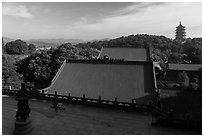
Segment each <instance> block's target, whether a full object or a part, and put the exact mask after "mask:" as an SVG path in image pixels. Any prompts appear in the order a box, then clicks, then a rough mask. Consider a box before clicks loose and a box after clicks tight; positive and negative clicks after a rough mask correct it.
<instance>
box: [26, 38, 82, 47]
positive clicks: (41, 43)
mask: <svg viewBox="0 0 204 137" xmlns="http://www.w3.org/2000/svg"><path fill="white" fill-rule="evenodd" d="M26 42H27V43H29V44H34V45H36V46H37V47H57V46H59V45H61V44H63V43H71V44H78V43H84V42H85V41H83V40H80V39H63V38H59V39H31V40H27V41H26Z"/></svg>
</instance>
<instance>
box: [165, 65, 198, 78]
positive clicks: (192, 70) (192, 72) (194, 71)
mask: <svg viewBox="0 0 204 137" xmlns="http://www.w3.org/2000/svg"><path fill="white" fill-rule="evenodd" d="M183 71H185V72H186V73H187V75H188V77H189V79H190V82H193V81H194V79H195V78H198V79H199V81H202V64H174V63H169V64H168V69H167V71H166V72H167V74H166V75H167V79H168V80H170V81H178V74H179V73H180V72H183Z"/></svg>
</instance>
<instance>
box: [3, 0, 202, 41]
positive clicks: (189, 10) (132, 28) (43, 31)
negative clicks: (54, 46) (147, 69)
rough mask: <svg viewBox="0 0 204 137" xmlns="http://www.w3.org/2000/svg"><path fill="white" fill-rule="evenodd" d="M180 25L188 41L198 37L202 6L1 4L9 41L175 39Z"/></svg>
mask: <svg viewBox="0 0 204 137" xmlns="http://www.w3.org/2000/svg"><path fill="white" fill-rule="evenodd" d="M179 21H181V22H182V25H184V26H185V27H186V35H187V37H191V38H192V37H201V36H202V3H201V2H144V3H142V2H77V3H74V2H59V3H56V2H44V3H43V2H27V3H26V2H24V3H23V2H17V3H13V2H7V3H2V35H3V36H4V37H9V38H12V39H17V38H20V39H23V40H28V39H40V38H41V39H43V38H48V39H53V38H65V39H82V40H95V39H103V38H117V37H121V36H128V35H132V34H134V35H135V34H150V35H164V36H166V37H168V38H174V37H175V27H176V26H178V25H179Z"/></svg>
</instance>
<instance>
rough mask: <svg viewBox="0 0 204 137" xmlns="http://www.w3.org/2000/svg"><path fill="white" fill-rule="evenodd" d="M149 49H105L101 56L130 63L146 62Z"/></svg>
mask: <svg viewBox="0 0 204 137" xmlns="http://www.w3.org/2000/svg"><path fill="white" fill-rule="evenodd" d="M147 52H148V51H147V49H145V48H110V47H109V48H106V47H104V48H103V49H102V51H101V53H100V55H99V58H103V57H104V56H105V55H108V57H109V58H115V59H124V60H128V61H146V60H147V56H148V53H147Z"/></svg>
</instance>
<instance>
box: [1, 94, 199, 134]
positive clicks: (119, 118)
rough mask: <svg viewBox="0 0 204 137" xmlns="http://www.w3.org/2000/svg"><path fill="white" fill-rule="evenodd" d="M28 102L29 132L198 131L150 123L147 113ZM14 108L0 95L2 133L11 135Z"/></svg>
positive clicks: (135, 132)
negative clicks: (58, 107) (29, 109)
mask: <svg viewBox="0 0 204 137" xmlns="http://www.w3.org/2000/svg"><path fill="white" fill-rule="evenodd" d="M29 103H30V107H31V114H30V117H31V119H32V121H33V122H32V125H33V127H34V128H33V130H32V131H31V132H30V133H29V134H31V135H67V134H74V135H84V134H86V135H111V134H114V135H126V134H127V135H128V134H132V135H152V134H153V135H155V134H159V135H168V134H173V135H179V134H201V133H199V132H198V131H196V130H192V131H191V130H184V129H176V128H167V127H155V126H151V125H150V123H151V121H152V117H151V115H150V114H147V113H141V112H140V113H139V112H132V111H125V110H116V109H108V108H97V107H91V106H85V105H73V104H63V105H64V107H65V110H64V111H63V110H58V112H55V110H54V109H53V108H51V106H52V102H49V101H43V100H35V99H31V100H30V101H29ZM16 109H17V104H16V101H15V100H14V97H9V96H8V97H3V98H2V134H3V135H11V134H12V132H13V130H14V120H15V112H16Z"/></svg>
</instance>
